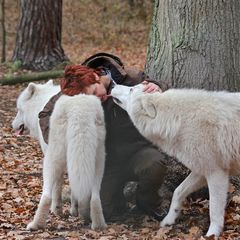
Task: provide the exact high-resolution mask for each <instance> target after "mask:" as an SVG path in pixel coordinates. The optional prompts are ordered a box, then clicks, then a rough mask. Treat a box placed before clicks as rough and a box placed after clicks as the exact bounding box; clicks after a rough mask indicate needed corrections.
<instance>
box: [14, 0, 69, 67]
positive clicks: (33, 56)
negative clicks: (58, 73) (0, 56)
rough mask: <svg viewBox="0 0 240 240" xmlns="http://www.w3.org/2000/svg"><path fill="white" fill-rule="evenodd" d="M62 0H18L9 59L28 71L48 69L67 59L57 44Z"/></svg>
mask: <svg viewBox="0 0 240 240" xmlns="http://www.w3.org/2000/svg"><path fill="white" fill-rule="evenodd" d="M61 31H62V0H52V1H49V0H21V19H20V23H19V26H18V30H17V38H16V46H15V50H14V53H13V58H12V60H13V61H17V60H19V61H21V64H22V67H23V68H26V69H31V70H37V71H42V70H49V69H52V68H53V67H55V66H56V65H58V64H60V63H62V62H64V61H66V60H68V58H67V57H66V56H65V54H64V51H63V48H62V46H61Z"/></svg>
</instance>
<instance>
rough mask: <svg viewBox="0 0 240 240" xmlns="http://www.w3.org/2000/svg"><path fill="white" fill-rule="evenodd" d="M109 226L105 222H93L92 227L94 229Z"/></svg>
mask: <svg viewBox="0 0 240 240" xmlns="http://www.w3.org/2000/svg"><path fill="white" fill-rule="evenodd" d="M106 228H107V224H106V223H105V222H101V223H93V222H92V224H91V229H92V230H100V231H101V230H103V229H106Z"/></svg>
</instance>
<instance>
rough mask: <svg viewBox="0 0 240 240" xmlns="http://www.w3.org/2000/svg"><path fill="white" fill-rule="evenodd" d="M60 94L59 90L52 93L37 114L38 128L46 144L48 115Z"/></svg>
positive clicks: (50, 113) (49, 115)
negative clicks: (56, 92)
mask: <svg viewBox="0 0 240 240" xmlns="http://www.w3.org/2000/svg"><path fill="white" fill-rule="evenodd" d="M61 95H62V93H61V92H59V93H58V94H56V95H54V96H53V97H52V98H51V99H50V100H49V101H48V103H47V104H46V105H45V107H44V108H43V110H42V111H41V112H39V114H38V118H39V125H40V129H41V131H42V135H43V139H44V141H45V142H46V143H47V144H48V135H49V124H50V117H51V115H52V112H53V109H54V106H55V103H56V101H57V100H58V99H59V98H60V97H61Z"/></svg>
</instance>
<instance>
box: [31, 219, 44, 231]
mask: <svg viewBox="0 0 240 240" xmlns="http://www.w3.org/2000/svg"><path fill="white" fill-rule="evenodd" d="M44 227H45V224H37V223H36V222H34V221H32V222H30V223H29V224H28V225H27V230H29V231H35V230H38V229H44Z"/></svg>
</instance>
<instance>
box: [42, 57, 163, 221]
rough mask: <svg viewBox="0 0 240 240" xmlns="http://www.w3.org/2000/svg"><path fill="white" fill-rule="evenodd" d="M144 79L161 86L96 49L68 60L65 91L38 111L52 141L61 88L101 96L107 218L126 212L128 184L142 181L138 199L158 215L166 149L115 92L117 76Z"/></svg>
mask: <svg viewBox="0 0 240 240" xmlns="http://www.w3.org/2000/svg"><path fill="white" fill-rule="evenodd" d="M143 81H145V84H146V87H145V91H147V92H155V91H161V88H160V86H159V84H158V83H156V82H153V81H150V80H149V79H148V78H147V77H146V75H145V74H144V73H143V72H139V71H136V70H129V69H125V68H124V66H123V64H122V62H121V61H120V59H118V58H117V57H115V56H113V55H110V54H105V53H103V54H97V55H94V56H92V57H90V58H89V59H87V60H86V61H85V62H84V63H83V65H72V66H67V67H66V69H65V76H64V79H63V80H62V81H61V93H59V94H58V95H56V96H54V97H53V98H52V99H51V101H50V102H49V103H48V104H47V105H46V107H45V108H44V109H43V111H42V112H40V114H39V118H40V125H41V128H42V130H43V134H44V136H45V141H46V142H47V134H46V133H47V132H48V125H49V123H48V122H49V117H50V115H51V112H52V110H53V105H54V103H55V102H56V100H57V99H58V98H59V97H60V96H61V94H66V95H70V96H72V95H75V94H79V93H86V94H94V95H96V96H98V97H99V98H100V99H101V101H102V106H103V109H104V114H105V124H106V131H107V135H106V164H105V171H104V176H103V181H102V186H101V199H102V205H103V210H104V215H105V218H106V219H109V217H111V216H112V215H114V214H119V213H121V212H123V211H124V210H125V208H126V201H125V198H124V194H123V188H124V186H125V184H126V183H127V182H129V181H137V182H138V186H137V191H136V204H137V206H138V208H140V209H141V210H143V211H144V212H145V213H147V214H149V215H152V216H154V217H155V218H157V219H159V218H160V215H159V214H158V212H156V210H155V209H156V207H157V205H158V203H159V200H160V199H159V196H158V193H157V191H158V189H159V188H160V186H161V184H162V182H163V178H164V176H165V174H166V167H165V166H164V164H163V162H164V159H165V158H166V155H164V154H163V153H161V152H160V151H158V150H157V149H156V148H155V147H154V146H153V145H152V144H151V143H150V142H148V141H147V140H146V139H145V138H144V137H143V136H142V135H141V134H140V133H139V132H138V130H137V129H136V128H135V127H134V125H133V123H132V122H131V120H130V118H129V116H128V114H127V113H126V112H125V111H124V110H123V109H122V108H120V107H119V106H118V105H117V104H115V103H114V102H113V100H112V98H111V97H109V95H110V93H111V89H112V87H113V86H114V82H116V83H117V84H123V85H128V86H131V85H135V84H138V83H140V82H143Z"/></svg>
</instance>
